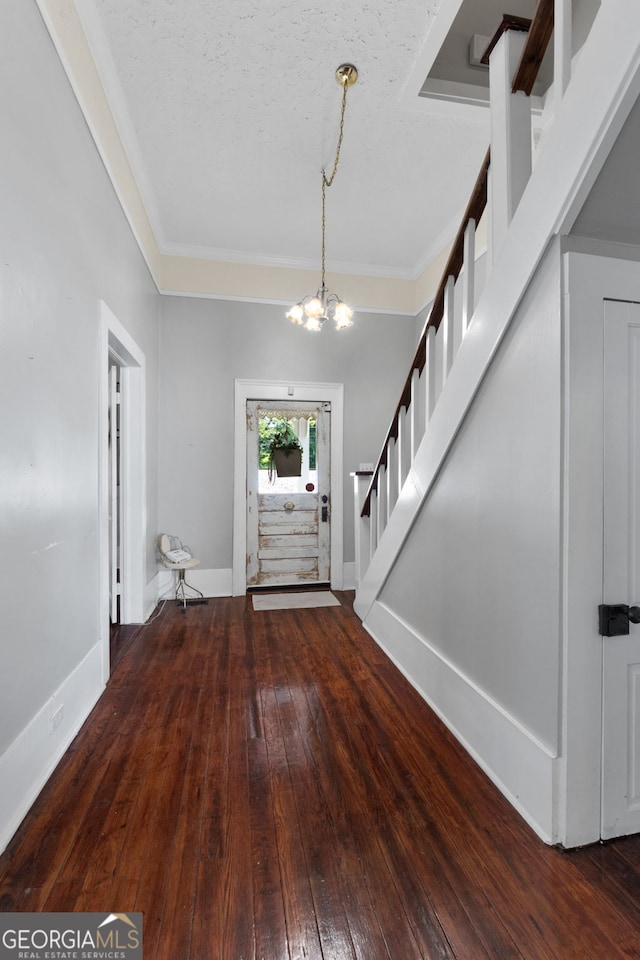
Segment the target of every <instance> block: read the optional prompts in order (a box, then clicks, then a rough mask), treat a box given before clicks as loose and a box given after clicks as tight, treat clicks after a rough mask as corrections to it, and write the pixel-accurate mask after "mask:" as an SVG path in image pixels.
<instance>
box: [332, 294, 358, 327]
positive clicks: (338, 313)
mask: <svg viewBox="0 0 640 960" xmlns="http://www.w3.org/2000/svg"><path fill="white" fill-rule="evenodd" d="M352 316H353V310H352V309H351V307H348V306H347V304H346V303H344V302H343V301H342V300H340V302H339V303H336V307H335V310H334V314H333V319H334V320H335V322H336V330H345V329H346V328H347V327H352V326H353V320H352V319H351V318H352Z"/></svg>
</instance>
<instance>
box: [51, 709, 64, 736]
mask: <svg viewBox="0 0 640 960" xmlns="http://www.w3.org/2000/svg"><path fill="white" fill-rule="evenodd" d="M63 717H64V706H59V707H58V709H57V710H56V712H55V713H52V714H51V720H50V721H49V723H50V724H51V733H53V731H54V730H57V729H58V727H59V726H60V724H61V723H62V719H63Z"/></svg>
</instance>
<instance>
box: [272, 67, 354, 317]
mask: <svg viewBox="0 0 640 960" xmlns="http://www.w3.org/2000/svg"><path fill="white" fill-rule="evenodd" d="M357 79H358V71H357V70H356V68H355V67H354V66H353V65H352V64H350V63H343V64H342V66H340V67H338V69H337V70H336V80H337V82H338V83H339V84H340V86H341V87H342V109H341V112H340V134H339V136H338V146H337V148H336V156H335V160H334V161H333V170H332V171H331V175H330V176H327V174H326V172H325V171H324V169H323V171H322V275H321V280H320V289H319V290H316V292H315V293H310V294H308V295H307V296H306V297H303V298H302V300H300V301H299V302H298V303H296V304H294V305H293V306H292V307H291V309H290V310H289V311H288V312H287V317H288V318H289V320H291V322H292V323H298V324H300V325H301V326H304V327H306V329H307V330H313V331H315V332H317V331H319V330H321V329H322V325H323V323H324V321H325V320H334V321H335V325H336V330H344V329H345V328H346V327H350V326H352V324H353V320H352V319H351V318H352V316H353V310H352V309H351V307H348V306H347V304H346V303H344V302H343V301H342V300H341V299H340V297H339V296H338V294H337V293H333V292H332V291H331V290H328V289H327V285H326V283H325V233H326V216H325V206H326V197H327V189H328V188H329V187H330V186H331V184H332V183H333V181H334V180H335V176H336V172H337V170H338V164H339V162H340V148H341V146H342V136H343V133H344V114H345V110H346V108H347V90H348V89H349V87H352V86H353V84H354V83H355V82H356V80H357Z"/></svg>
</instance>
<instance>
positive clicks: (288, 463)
mask: <svg viewBox="0 0 640 960" xmlns="http://www.w3.org/2000/svg"><path fill="white" fill-rule="evenodd" d="M301 475H302V447H301V446H300V441H299V440H298V438H297V437H296V435H295V433H294V432H293V430H292V428H291V427H290V425H289V424H288V423H287V422H286V421H283V422H282V426H281V427H279V428H278V429H277V430H275V431H274V433H273V435H272V437H271V440H270V442H269V483H273V482H274V481H275V478H276V476H278V477H299V476H301Z"/></svg>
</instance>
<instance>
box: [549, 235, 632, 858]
mask: <svg viewBox="0 0 640 960" xmlns="http://www.w3.org/2000/svg"><path fill="white" fill-rule="evenodd" d="M571 246H572V241H571V239H568V240H566V241H565V247H566V248H568V249H569V250H570V249H571ZM576 246H577V247H578V249H579V251H580V252H574V253H571V252H569V253H568V254H567V256H566V257H565V259H564V271H563V272H564V277H563V298H564V320H563V324H564V404H563V407H564V409H563V434H564V454H563V459H564V469H563V474H564V482H563V487H564V490H563V510H562V512H563V529H562V556H563V561H562V562H563V574H562V613H561V616H562V636H563V654H562V690H561V697H562V705H563V707H562V750H561V756H560V758H559V768H558V782H557V830H556V842H560V843H562V844H564V845H565V846H568V847H573V846H580V845H583V844H587V843H592V842H594V841H596V840H599V839H600V816H601V813H600V811H601V779H602V770H601V767H602V763H601V760H602V638H601V637H600V634H599V631H598V604H599V603H601V602H602V599H601V598H602V583H603V550H602V535H603V496H604V490H603V462H604V461H603V458H604V443H603V429H604V421H603V412H604V411H603V399H604V383H603V356H604V353H603V351H604V340H603V338H604V301H605V300H607V299H611V300H631V301H636V302H638V301H640V264H639V263H637V262H635V263H634V262H631V261H629V260H618V259H615V255H616V252H617V251H618V250H619V249H620V248H619V247H618V248H616V247H613V246H607V245H606V244H599V243H589V242H585V241H576ZM587 249H591V250H593V254H592V255H591V254H590V253H587V252H586V251H587ZM607 253H609V255H608V256H607ZM600 254H602V255H600Z"/></svg>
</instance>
